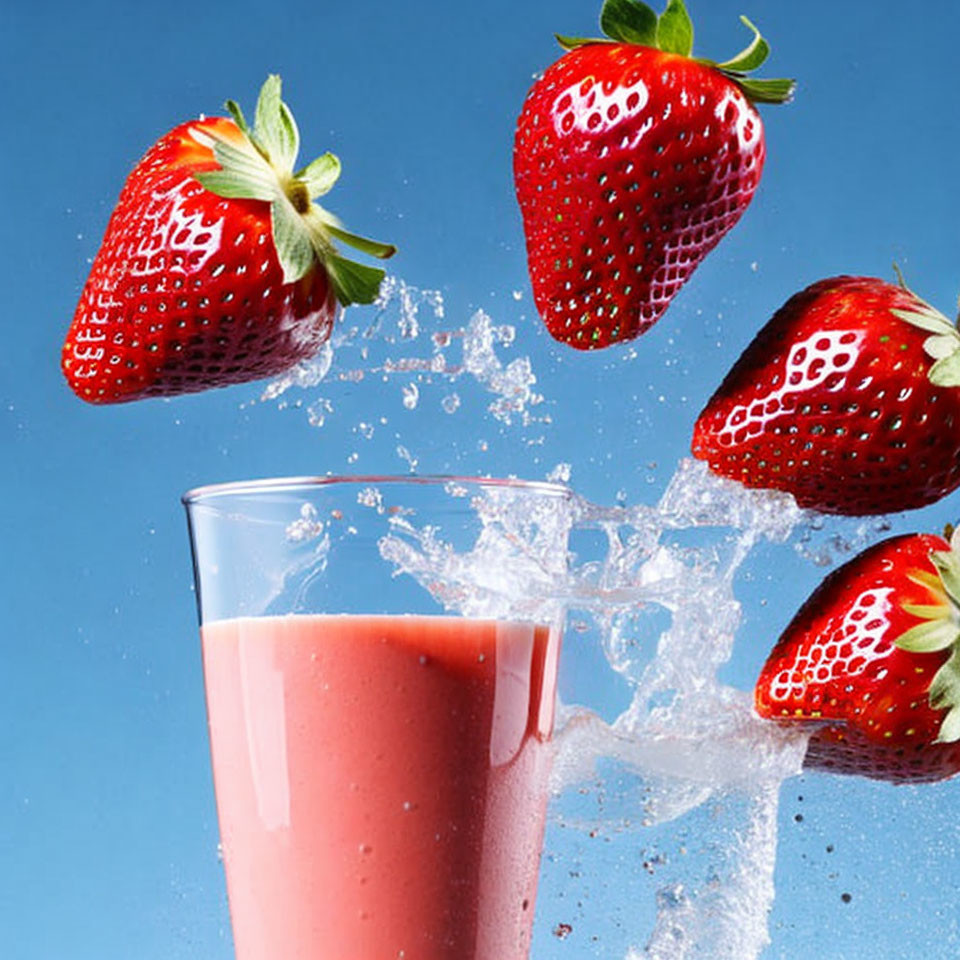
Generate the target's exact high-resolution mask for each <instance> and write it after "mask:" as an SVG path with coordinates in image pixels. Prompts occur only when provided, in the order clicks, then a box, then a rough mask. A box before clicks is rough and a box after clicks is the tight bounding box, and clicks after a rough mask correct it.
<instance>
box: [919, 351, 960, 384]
mask: <svg viewBox="0 0 960 960" xmlns="http://www.w3.org/2000/svg"><path fill="white" fill-rule="evenodd" d="M927 378H928V379H929V380H930V382H931V383H932V384H933V385H934V386H935V387H960V349H958V350H957V351H956V352H954V353H951V354H950V356H948V357H944V358H943V359H941V360H938V361H937V362H936V363H935V364H934V365H933V366H932V367H931V368H930V371H929V372H928V373H927Z"/></svg>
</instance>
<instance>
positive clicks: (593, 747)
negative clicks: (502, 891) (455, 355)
mask: <svg viewBox="0 0 960 960" xmlns="http://www.w3.org/2000/svg"><path fill="white" fill-rule="evenodd" d="M474 507H475V509H476V510H477V511H478V513H479V515H480V517H481V520H482V523H483V532H482V534H481V535H480V537H479V539H478V540H477V543H476V544H475V545H474V546H473V547H472V549H470V550H468V551H466V552H462V551H461V552H458V551H456V550H454V549H453V548H452V547H451V545H450V544H447V543H444V542H443V541H442V540H441V539H440V538H439V537H438V535H437V532H436V531H435V530H433V529H431V528H425V529H417V528H416V527H414V526H413V525H412V523H411V522H410V520H409V519H408V518H405V517H403V518H394V519H393V520H392V521H391V524H392V532H391V534H390V535H389V536H388V537H386V538H385V539H384V540H383V541H382V543H381V553H382V555H383V556H384V557H385V559H387V560H389V561H390V562H391V563H393V564H394V565H395V566H396V568H397V570H398V571H400V572H403V573H407V574H410V575H412V576H414V577H415V578H416V579H417V580H418V581H419V582H420V583H421V584H422V585H423V586H425V587H426V588H427V589H429V590H430V591H431V593H433V595H434V596H435V597H436V598H437V599H438V600H439V601H440V602H441V603H442V604H443V605H444V606H445V607H446V608H447V609H452V610H457V611H459V612H461V613H463V614H465V615H468V616H475V617H485V616H503V615H514V616H515V615H517V613H518V610H517V589H516V584H517V583H523V584H524V591H523V593H524V597H523V598H522V604H521V605H523V606H524V610H523V611H521V612H523V613H526V614H528V615H536V612H537V610H538V609H543V605H545V604H551V603H555V602H558V601H559V602H563V603H564V604H566V605H568V606H569V607H570V608H572V609H573V610H574V611H576V613H575V615H574V619H575V620H576V618H578V617H579V618H581V621H580V622H582V618H584V617H585V618H589V619H592V620H593V621H594V623H595V624H596V625H597V626H598V628H599V631H600V633H601V635H602V637H603V645H604V652H605V654H606V657H607V660H608V662H609V665H610V667H611V668H612V669H613V670H614V671H616V672H617V673H618V674H620V675H621V676H622V677H623V678H624V679H625V680H626V682H627V683H628V684H629V688H630V691H631V694H632V696H631V700H630V703H629V706H628V707H627V708H626V709H625V710H623V712H622V713H621V714H620V715H619V716H618V717H616V718H615V719H614V720H613V721H612V722H609V723H608V722H606V721H605V720H603V719H602V718H600V717H599V716H597V715H596V714H594V713H592V712H590V711H589V710H587V709H585V708H582V707H577V706H571V705H562V706H561V708H560V711H559V717H558V728H557V732H556V736H555V746H556V755H555V762H554V767H553V780H552V787H553V790H554V793H555V795H556V799H555V802H554V811H555V817H556V818H557V819H558V820H560V821H562V822H563V825H564V826H566V827H575V828H580V829H582V830H584V831H587V832H590V835H593V834H594V833H595V832H596V831H597V830H598V829H614V830H616V831H618V832H622V831H627V832H634V833H635V832H636V831H643V830H651V831H653V830H655V829H656V828H657V827H660V826H662V825H664V824H668V825H670V826H671V829H675V830H679V829H687V828H686V827H684V824H687V823H688V822H693V821H696V820H697V818H698V817H702V816H703V813H704V811H705V810H707V809H711V810H713V809H714V808H715V807H718V806H719V807H723V808H725V809H727V810H728V811H729V812H728V814H727V817H726V821H725V826H724V830H725V834H726V836H725V839H724V840H723V842H720V841H717V842H716V843H714V844H712V845H710V852H709V854H707V855H705V856H706V861H707V862H706V864H705V865H704V864H701V865H700V872H699V874H697V873H696V871H693V873H691V870H690V869H689V868H686V869H680V868H678V870H679V873H676V872H674V873H673V875H672V876H671V869H670V868H669V867H663V866H661V867H660V870H661V872H662V873H664V874H665V876H664V877H663V879H662V881H661V883H660V886H659V888H658V890H657V892H656V895H655V900H656V902H655V904H654V905H653V907H652V914H651V916H652V923H651V924H650V929H649V930H648V933H647V934H646V939H645V942H644V943H643V945H642V946H641V945H640V944H637V945H636V946H635V947H633V948H632V951H631V953H630V954H629V956H630V957H632V958H634V960H639V958H646V960H754V958H756V957H758V956H759V954H760V952H761V951H762V950H763V948H764V947H765V946H766V945H767V944H768V943H769V935H768V931H767V915H768V913H769V911H770V908H771V906H772V903H773V897H774V883H773V880H774V865H775V861H776V845H777V806H778V797H779V787H780V784H781V783H782V782H783V780H784V779H786V778H787V777H790V776H793V775H795V774H798V773H799V772H800V769H801V765H802V760H803V755H804V752H805V749H806V740H805V737H804V736H803V735H802V734H798V733H796V732H791V731H785V730H783V729H781V728H780V727H778V726H776V725H774V724H770V723H767V722H765V721H762V720H761V719H760V718H759V717H757V716H756V715H755V713H754V712H753V709H752V703H751V697H750V695H749V694H747V693H745V692H743V691H741V690H737V689H734V688H733V687H731V686H729V685H726V684H724V683H722V682H721V681H720V680H719V679H718V672H719V671H720V669H721V668H722V667H723V666H724V665H725V664H726V663H727V661H728V660H729V659H730V656H731V654H732V651H733V644H734V637H735V635H736V632H737V629H738V627H739V625H740V621H741V609H740V604H739V602H738V601H737V599H736V597H735V591H734V582H735V578H736V574H737V571H738V570H739V569H740V567H741V565H742V564H743V562H744V560H745V559H746V557H747V556H748V555H749V553H750V551H751V550H752V549H753V547H754V546H756V545H757V544H758V543H759V542H760V541H762V540H770V541H774V542H784V541H785V540H786V539H787V538H788V537H789V536H790V535H791V533H792V532H794V531H795V530H796V529H798V528H802V525H803V523H804V522H806V518H805V515H804V514H803V512H802V511H800V510H799V509H798V508H797V507H796V505H795V503H794V502H793V500H792V498H790V497H789V496H786V495H782V494H776V493H771V492H758V491H750V490H747V489H746V488H744V487H742V486H740V485H739V484H735V483H732V482H730V481H726V480H722V479H719V478H716V477H714V476H713V475H712V474H711V473H710V472H709V471H708V470H707V468H706V466H705V465H704V464H702V463H699V462H696V461H684V462H682V463H681V464H680V466H679V468H678V470H677V472H676V474H675V476H674V478H673V480H672V481H671V483H670V485H669V487H668V489H667V490H666V492H665V493H664V495H663V497H662V498H661V500H660V501H659V503H657V504H656V505H655V506H646V505H640V506H626V505H625V506H618V507H600V506H597V505H595V504H591V503H589V502H586V501H584V500H582V499H578V498H576V497H573V498H572V499H571V500H569V501H567V502H566V503H564V504H557V503H551V504H548V507H547V511H546V513H541V514H540V515H538V516H536V517H531V516H530V504H529V502H527V501H526V500H523V499H521V500H517V499H513V500H511V499H510V498H509V497H506V498H505V497H502V496H500V497H497V496H485V497H484V498H482V499H479V500H478V501H477V502H475V504H474ZM563 529H571V530H577V531H581V532H583V531H588V532H592V533H594V534H597V533H599V534H600V535H601V541H602V543H603V550H602V551H601V553H602V555H601V556H599V557H597V558H591V557H577V558H574V562H573V563H572V564H571V565H570V567H569V568H566V565H565V564H564V563H563V562H562V561H563V559H565V558H561V557H558V556H557V555H556V542H557V539H556V537H557V533H558V531H560V530H563ZM544 531H547V532H548V533H549V535H548V536H546V537H545V536H544V535H543V533H544ZM678 532H686V533H687V534H689V533H690V532H692V533H693V534H694V535H695V536H694V537H693V541H692V542H691V541H690V537H689V536H687V537H686V539H683V538H681V539H680V540H679V541H678V539H677V536H676V535H677V534H678ZM547 544H550V545H551V546H550V547H549V548H547V546H546V545H547ZM550 550H552V551H554V552H553V553H550ZM650 609H657V610H659V611H660V612H661V613H662V614H664V615H665V616H666V619H667V625H666V627H665V628H664V629H663V630H662V632H661V633H660V635H659V637H658V638H656V640H652V639H651V638H649V637H643V636H640V635H639V633H640V632H641V631H638V623H637V621H638V616H640V615H642V614H643V613H644V612H646V611H649V610H650ZM654 645H655V650H652V651H651V650H650V649H648V648H649V647H650V646H654ZM614 784H615V786H614ZM601 785H602V786H601ZM590 792H596V793H597V795H598V796H599V795H601V794H602V796H603V802H602V803H599V802H598V804H597V807H596V809H594V810H592V812H591V813H589V814H588V813H584V811H583V796H584V794H585V793H588V794H589V793H590ZM689 829H700V828H699V827H698V828H692V827H691V828H689ZM706 829H708V830H716V829H718V828H717V825H716V824H714V825H713V826H712V827H708V828H706ZM648 912H650V911H648ZM640 913H642V911H640V910H639V909H638V914H640Z"/></svg>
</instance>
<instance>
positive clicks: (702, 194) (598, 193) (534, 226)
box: [513, 0, 794, 350]
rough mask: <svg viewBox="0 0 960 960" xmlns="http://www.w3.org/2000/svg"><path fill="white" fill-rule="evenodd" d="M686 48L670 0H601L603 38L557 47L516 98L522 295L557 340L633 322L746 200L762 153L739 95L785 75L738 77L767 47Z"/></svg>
mask: <svg viewBox="0 0 960 960" xmlns="http://www.w3.org/2000/svg"><path fill="white" fill-rule="evenodd" d="M742 19H743V22H744V23H745V24H746V25H747V26H748V27H749V28H750V29H751V30H753V32H754V38H753V41H752V43H751V44H750V45H749V46H748V47H747V48H746V49H745V50H744V51H743V52H742V53H740V54H738V55H737V56H736V57H734V58H733V59H731V60H727V61H725V62H723V63H714V62H713V61H709V60H703V59H700V58H693V57H692V56H691V52H692V49H693V26H692V24H691V22H690V18H689V16H688V15H687V11H686V9H685V7H684V4H683V0H670V2H669V3H668V5H667V8H666V10H665V11H664V12H663V13H662V14H661V15H660V16H659V17H658V16H657V15H656V14H655V13H654V12H653V10H651V9H650V8H649V7H648V6H647V5H646V4H644V3H640V2H638V0H606V2H605V3H604V6H603V10H602V13H601V15H600V25H601V28H602V30H603V31H604V33H605V34H606V37H607V39H597V40H587V39H580V38H572V37H558V38H557V39H558V40H559V41H560V44H561V46H563V47H564V48H565V49H566V50H567V51H568V52H567V53H566V54H565V55H564V56H562V57H561V58H560V59H559V60H558V61H557V62H556V63H554V64H553V65H552V66H551V67H550V68H549V69H548V70H547V71H546V72H545V73H544V75H543V77H542V79H540V80H538V81H537V82H536V83H535V84H534V86H533V88H532V89H531V90H530V92H529V94H528V95H527V99H526V102H525V103H524V106H523V110H522V112H521V114H520V118H519V120H518V123H517V131H516V138H515V141H514V154H513V169H514V181H515V185H516V191H517V199H518V201H519V203H520V210H521V212H522V214H523V225H524V231H525V233H526V241H527V260H528V265H529V269H530V279H531V282H532V285H533V294H534V299H535V301H536V304H537V309H538V311H539V313H540V316H541V317H542V318H543V320H544V323H545V324H546V326H547V329H548V330H549V331H550V333H551V335H552V336H553V337H555V338H556V339H557V340H560V341H562V342H564V343H568V344H570V345H571V346H573V347H576V348H578V349H582V350H589V349H593V348H597V347H606V346H609V345H610V344H612V343H615V342H617V341H619V340H630V339H633V338H634V337H637V336H639V335H640V334H641V333H643V332H645V331H646V330H647V329H649V328H650V327H651V326H652V325H653V324H654V323H655V322H656V321H657V320H658V319H659V318H660V316H661V315H662V314H663V312H664V310H666V309H667V307H668V305H669V304H670V301H671V300H672V299H673V297H674V295H675V294H676V293H677V291H678V290H679V289H680V287H681V286H683V284H684V283H685V282H686V280H687V278H688V277H689V276H690V274H691V273H692V272H693V270H694V269H695V268H696V266H697V265H698V264H699V263H700V261H701V260H702V259H703V258H704V257H705V256H706V255H707V254H708V253H709V252H710V251H711V250H712V249H713V248H714V247H715V246H716V245H717V243H718V242H719V241H720V239H721V238H722V237H723V235H724V234H725V233H726V232H727V231H728V230H729V229H730V228H731V227H732V226H733V225H734V224H735V223H736V222H737V220H738V219H739V218H740V215H741V214H742V213H743V211H744V210H745V209H746V207H747V205H748V204H749V203H750V200H751V198H752V197H753V194H754V191H755V190H756V189H757V184H758V183H759V181H760V173H761V171H762V169H763V162H764V156H765V152H766V148H765V141H764V134H763V124H762V122H761V120H760V115H759V114H758V113H757V111H756V110H755V109H754V106H753V104H754V103H757V102H763V103H782V102H784V101H786V100H788V99H789V98H790V96H791V94H792V91H793V86H794V85H793V81H791V80H759V79H755V78H751V77H749V76H747V74H748V73H750V72H751V71H753V70H755V69H756V68H757V67H759V66H760V65H761V64H762V63H763V62H764V60H765V59H766V57H767V55H768V53H769V51H770V47H769V45H768V44H767V42H766V41H765V40H764V39H763V38H762V37H761V36H760V33H759V32H758V31H757V29H756V27H754V26H753V24H751V23H750V21H749V20H747V19H746V18H745V17H744V18H742Z"/></svg>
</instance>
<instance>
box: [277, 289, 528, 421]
mask: <svg viewBox="0 0 960 960" xmlns="http://www.w3.org/2000/svg"><path fill="white" fill-rule="evenodd" d="M374 307H375V311H374V313H373V318H372V320H370V322H369V324H368V325H367V326H366V327H361V326H354V325H351V323H350V321H351V319H352V318H353V316H354V314H353V313H352V312H350V311H346V312H345V313H344V314H343V315H342V316H341V318H340V320H339V322H338V324H337V326H336V332H335V333H334V335H333V337H332V338H331V339H330V340H329V341H328V342H327V343H325V344H324V345H323V347H322V348H321V350H320V351H319V352H318V353H317V355H316V356H314V357H312V358H311V359H309V360H306V361H304V362H302V363H299V364H297V365H296V366H294V367H293V368H291V369H290V370H288V371H286V372H285V373H283V374H282V375H281V376H280V377H277V378H276V379H274V380H272V381H271V382H270V383H268V384H267V386H266V388H264V390H263V391H262V393H261V395H260V401H261V402H271V401H277V400H279V399H280V398H281V397H283V395H284V394H286V393H287V392H288V391H290V390H291V389H300V390H312V389H314V388H316V387H317V386H319V385H320V384H321V383H328V384H333V383H337V382H341V383H359V382H361V381H363V380H365V379H367V378H369V377H371V376H375V377H378V378H380V379H383V380H385V381H387V382H389V381H391V380H397V381H399V382H398V387H399V390H398V395H399V398H400V401H401V404H402V406H403V408H404V409H406V410H415V409H417V408H418V406H421V405H422V400H423V398H424V396H425V395H426V393H427V392H428V391H430V390H431V389H433V388H436V389H437V390H438V391H442V392H441V394H440V399H439V400H438V401H437V402H438V404H439V405H440V406H441V408H442V409H443V411H444V412H446V413H448V414H453V413H456V412H457V411H458V409H459V408H460V407H461V405H462V402H463V401H464V400H465V398H464V397H462V396H460V395H459V394H458V393H457V392H452V391H451V390H450V385H451V384H454V383H457V382H460V383H461V384H463V385H464V386H466V385H467V384H472V385H474V386H475V387H477V388H479V392H480V393H481V394H490V395H492V397H493V399H488V400H487V402H486V410H487V412H488V413H489V414H490V415H491V416H492V417H493V418H494V419H496V420H498V421H499V422H501V423H503V424H505V425H507V426H509V425H511V424H513V423H519V424H520V425H522V426H524V427H525V426H529V425H530V424H531V423H534V422H540V421H539V420H538V419H537V418H536V417H534V415H533V413H532V412H531V410H532V408H534V407H536V406H537V405H539V404H541V403H542V402H543V400H544V398H543V396H542V395H541V394H540V393H538V392H537V391H536V390H535V389H534V388H535V385H536V383H537V377H536V375H535V373H534V371H533V366H532V364H531V362H530V359H529V357H527V356H514V357H508V356H507V354H509V352H510V351H511V350H513V349H514V348H515V340H516V329H515V327H513V326H512V325H511V324H497V323H495V322H494V321H493V319H492V318H491V317H490V316H489V315H488V314H486V313H485V312H484V311H483V310H477V311H475V312H474V313H473V314H472V316H470V317H469V319H468V320H467V322H466V323H465V324H463V325H459V326H458V325H451V324H450V323H449V321H448V318H447V316H446V308H445V305H444V301H443V295H442V294H441V293H440V291H438V290H429V289H421V288H418V287H414V286H412V285H410V284H408V283H406V282H405V281H404V280H402V279H400V278H399V277H393V276H388V277H386V278H385V279H384V281H383V284H382V285H381V288H380V294H379V296H378V298H377V300H376V301H375V303H374ZM357 315H358V316H368V315H369V314H357ZM317 402H318V401H317V400H314V401H313V402H311V403H309V404H308V406H307V409H308V411H313V412H314V413H316V412H317V411H318V410H319V415H310V416H309V419H310V423H311V425H314V426H323V425H324V423H326V422H327V421H328V420H329V418H330V415H331V414H332V413H333V406H332V404H331V403H330V401H329V400H322V403H323V406H322V407H319V408H318V407H317Z"/></svg>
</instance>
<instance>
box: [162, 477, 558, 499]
mask: <svg viewBox="0 0 960 960" xmlns="http://www.w3.org/2000/svg"><path fill="white" fill-rule="evenodd" d="M449 483H461V484H464V485H469V486H475V487H480V488H494V489H507V490H524V491H528V492H530V493H540V494H544V495H549V496H553V497H562V498H567V499H568V498H570V497H572V496H573V491H572V490H571V488H570V487H568V486H565V485H564V484H562V483H552V482H550V481H548V480H522V479H518V478H516V477H477V476H461V475H457V474H438V473H434V474H415V473H410V474H389V473H387V474H338V475H333V476H327V477H321V476H309V475H305V476H297V477H267V478H264V479H261V480H236V481H230V482H227V483H211V484H205V485H203V486H199V487H193V488H192V489H190V490H188V491H187V492H186V493H184V494H183V495H182V496H181V497H180V502H181V503H183V505H184V506H187V507H190V506H194V505H197V504H202V503H207V502H209V501H211V500H218V499H221V498H224V499H225V498H228V497H233V496H243V495H245V494H261V493H288V492H293V491H297V490H312V489H319V488H322V487H337V486H347V485H348V484H368V485H373V484H378V485H382V484H397V485H399V484H409V485H412V486H424V487H427V486H445V485H447V484H449Z"/></svg>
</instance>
